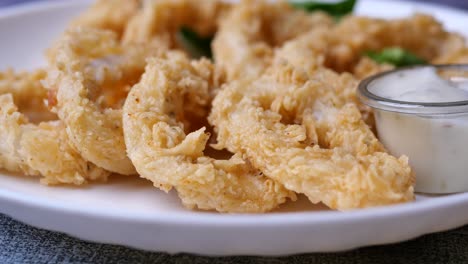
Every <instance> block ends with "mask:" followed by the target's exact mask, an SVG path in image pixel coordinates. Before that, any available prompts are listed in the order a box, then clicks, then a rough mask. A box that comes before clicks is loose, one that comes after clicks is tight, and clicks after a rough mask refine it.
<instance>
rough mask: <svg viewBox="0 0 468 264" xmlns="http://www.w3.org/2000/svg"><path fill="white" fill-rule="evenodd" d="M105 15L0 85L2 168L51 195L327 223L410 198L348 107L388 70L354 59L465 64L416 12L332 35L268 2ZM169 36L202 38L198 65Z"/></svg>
mask: <svg viewBox="0 0 468 264" xmlns="http://www.w3.org/2000/svg"><path fill="white" fill-rule="evenodd" d="M120 2H122V1H121V0H99V1H97V3H96V4H95V5H94V6H92V7H91V8H90V9H89V10H88V11H86V12H85V13H83V14H82V15H81V16H80V17H79V18H77V19H76V20H75V21H73V22H72V23H71V25H70V27H69V29H68V30H67V31H66V32H65V33H64V34H63V36H61V37H60V39H59V40H58V41H57V43H56V44H55V45H54V46H53V47H52V48H51V49H49V50H48V53H47V55H48V62H49V65H48V67H46V68H44V69H41V70H37V71H35V72H31V73H14V72H13V71H7V72H4V73H1V74H0V136H1V137H2V138H3V139H5V140H3V141H2V142H0V167H1V168H4V169H6V170H9V171H13V172H20V173H23V174H26V175H35V176H40V177H41V182H42V183H45V184H50V185H53V184H73V185H81V184H84V183H89V182H92V181H97V180H99V181H105V180H106V179H107V178H108V177H109V176H110V175H111V174H112V173H115V174H123V175H137V174H138V175H140V176H141V177H142V178H145V179H148V180H149V181H151V182H152V183H153V184H154V186H155V187H157V188H159V189H161V190H163V191H166V192H168V191H169V190H171V189H175V191H176V192H177V194H178V195H179V197H180V199H181V200H182V203H183V205H184V206H186V207H187V208H191V209H192V208H193V209H202V210H216V211H219V212H231V213H237V212H240V213H260V212H267V211H271V210H273V209H275V208H277V207H278V206H279V205H281V204H283V203H285V202H286V201H288V200H292V201H294V200H295V199H296V195H297V194H304V195H305V196H307V198H308V199H309V200H310V201H311V202H312V203H320V202H321V203H323V204H325V205H327V206H328V207H330V208H332V209H338V210H347V209H354V208H364V207H370V206H380V205H387V204H393V203H402V202H408V201H411V200H413V199H414V193H413V185H414V175H413V174H412V172H411V168H410V167H409V165H408V158H407V157H405V156H402V157H393V156H391V155H390V154H388V153H387V152H386V150H385V148H384V147H383V146H382V144H381V143H380V142H379V140H378V139H377V137H376V136H375V135H374V133H373V131H372V128H371V127H370V126H369V124H372V122H371V116H372V115H371V112H370V110H369V109H368V108H366V107H363V106H362V105H360V104H359V102H358V101H357V100H356V97H355V89H356V85H357V82H358V81H359V79H361V78H363V77H365V76H367V75H369V74H372V73H375V72H378V71H382V70H385V69H389V68H391V67H392V66H391V65H379V64H377V63H375V62H373V61H371V60H369V59H368V58H365V57H363V56H362V54H363V52H364V51H367V50H380V49H383V48H387V47H401V48H404V49H407V50H409V51H411V52H414V53H416V54H417V55H419V56H421V57H423V58H424V59H426V60H428V61H431V62H437V63H454V62H458V63H460V62H467V61H468V48H467V47H466V46H465V42H464V40H463V38H462V37H460V36H459V35H457V34H453V33H449V32H446V31H445V30H444V29H443V27H442V26H441V24H440V23H438V22H437V21H435V20H434V19H433V18H432V17H430V16H427V15H422V14H417V15H415V16H413V17H410V18H405V19H400V20H389V21H386V20H381V19H371V18H365V17H355V16H348V17H345V18H343V19H342V20H340V21H339V22H335V21H334V20H333V19H332V18H331V17H329V16H328V15H326V14H324V13H321V12H315V13H312V14H307V13H305V12H303V11H300V10H295V9H293V8H292V7H290V6H289V5H288V4H287V3H285V2H281V1H280V2H274V3H271V2H267V1H260V0H255V1H247V0H244V1H241V2H240V3H239V4H225V3H222V2H217V1H212V0H209V1H208V0H204V1H195V0H177V1H173V0H149V1H139V0H132V1H123V2H125V4H122V5H115V4H118V3H120ZM123 2H122V3H123ZM116 7H118V8H116ZM110 10H113V11H112V12H111V11H110ZM181 26H191V27H192V28H193V29H194V30H195V31H197V32H198V33H199V34H202V35H207V34H214V36H215V37H214V41H213V43H212V47H213V54H214V59H213V61H210V60H209V59H207V58H202V59H199V60H193V59H191V58H190V57H189V55H188V54H186V52H184V50H182V49H181V45H178V42H177V35H176V34H177V29H178V28H180V27H181ZM44 101H45V102H46V103H47V104H43V102H44ZM110 177H112V176H110ZM129 177H132V176H129Z"/></svg>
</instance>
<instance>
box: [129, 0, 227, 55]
mask: <svg viewBox="0 0 468 264" xmlns="http://www.w3.org/2000/svg"><path fill="white" fill-rule="evenodd" d="M229 7H230V4H228V3H226V2H224V1H219V0H198V1H194V0H147V1H144V4H143V7H142V9H141V10H140V11H139V12H138V14H137V15H136V16H134V17H133V18H132V20H131V21H130V23H129V24H128V26H127V27H126V28H125V33H124V37H123V41H124V42H125V43H148V42H155V43H157V44H158V45H161V46H165V47H167V48H170V49H174V48H180V45H179V44H178V41H177V34H176V32H177V31H178V30H179V29H180V28H181V27H182V26H186V27H190V28H191V29H193V30H195V31H196V32H197V33H199V34H200V35H202V36H210V35H213V34H214V33H215V32H216V29H217V24H218V23H217V21H218V18H219V17H220V16H222V15H223V14H224V13H225V12H226V10H228V9H229Z"/></svg>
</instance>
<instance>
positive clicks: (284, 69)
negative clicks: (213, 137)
mask: <svg viewBox="0 0 468 264" xmlns="http://www.w3.org/2000/svg"><path fill="white" fill-rule="evenodd" d="M355 84H356V83H355V82H354V81H353V78H352V77H351V76H350V75H344V76H339V75H337V74H335V73H333V72H331V71H328V70H323V71H322V70H318V71H316V72H315V74H313V75H312V74H310V73H309V74H306V73H305V71H303V70H302V69H297V68H294V67H292V66H290V65H288V64H287V63H283V64H278V65H275V66H274V67H273V68H270V69H269V71H268V72H267V73H266V74H265V75H263V76H262V77H260V78H259V79H257V80H255V81H253V82H250V83H249V82H246V81H233V82H231V83H229V84H228V85H227V87H226V88H225V89H224V90H222V91H220V93H219V94H218V95H217V96H216V98H215V100H214V102H213V109H212V113H211V115H210V122H211V123H212V124H213V125H214V126H215V131H217V133H218V147H226V148H227V149H228V150H230V151H233V152H235V153H240V154H242V155H245V156H246V157H248V158H249V160H250V161H251V162H252V164H253V165H254V166H255V167H257V168H259V169H261V170H262V171H263V172H264V173H265V175H269V176H270V177H271V178H272V179H274V180H277V181H278V182H280V183H282V184H283V185H284V186H285V187H286V188H288V189H290V190H293V191H295V192H298V193H304V194H305V195H307V197H308V198H309V199H310V201H311V202H313V203H318V202H323V203H324V204H326V205H327V206H329V207H330V208H333V209H339V210H346V209H352V208H362V207H369V206H378V205H385V204H392V203H400V202H406V201H410V200H413V199H414V196H413V183H414V178H413V175H412V174H411V169H410V167H409V166H408V160H407V158H406V157H401V158H399V159H397V158H395V157H392V156H390V155H389V154H387V153H386V152H384V149H383V147H382V145H381V144H380V143H379V141H378V140H377V139H376V137H375V136H374V135H373V134H372V132H371V131H370V130H369V128H368V126H367V125H366V124H365V123H364V122H363V121H362V119H361V115H360V113H359V111H358V109H357V107H356V106H355V104H354V103H352V102H349V101H348V99H347V98H349V96H347V95H346V94H347V91H352V90H353V89H354V88H353V87H351V86H353V85H355ZM302 120H307V121H306V122H305V123H303V121H302ZM311 130H312V131H311ZM245 135H249V136H248V137H246V136H245ZM314 141H318V144H317V143H315V142H314ZM314 143H315V144H314Z"/></svg>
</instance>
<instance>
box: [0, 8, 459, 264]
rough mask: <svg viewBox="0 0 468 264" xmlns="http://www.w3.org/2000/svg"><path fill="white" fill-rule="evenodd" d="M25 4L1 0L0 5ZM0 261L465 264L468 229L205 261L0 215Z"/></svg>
mask: <svg viewBox="0 0 468 264" xmlns="http://www.w3.org/2000/svg"><path fill="white" fill-rule="evenodd" d="M27 1H28V0H0V6H6V5H9V4H13V3H19V2H27ZM65 1H66V0H65ZM427 2H440V3H442V4H449V5H453V6H458V7H460V8H465V9H468V0H447V1H442V0H440V1H436V0H433V1H427ZM467 26H468V25H467ZM0 35H1V32H0ZM447 217H450V216H447ZM3 263H168V264H170V263H178V264H185V263H207V264H208V263H226V264H232V263H240V264H241V263H278V264H280V263H290V264H295V263H324V264H334V263H350V264H352V263H375V264H379V263H389V264H398V263H414V264H416V263H431V264H432V263H434V264H436V263H468V225H467V226H465V227H462V228H459V229H456V230H452V231H448V232H443V233H437V234H431V235H426V236H423V237H420V238H417V239H414V240H411V241H408V242H403V243H399V244H394V245H386V246H374V247H367V248H362V249H357V250H353V251H348V252H343V253H328V254H307V255H297V256H291V257H284V258H264V257H227V258H209V257H199V256H193V255H186V254H182V255H168V254H163V253H152V252H145V251H140V250H134V249H130V248H126V247H122V246H114V245H103V244H96V243H89V242H84V241H80V240H78V239H75V238H72V237H70V236H67V235H64V234H59V233H54V232H49V231H46V230H41V229H37V228H34V227H30V226H27V225H24V224H22V223H19V222H17V221H15V220H13V219H11V218H10V217H8V216H5V215H2V214H0V264H3Z"/></svg>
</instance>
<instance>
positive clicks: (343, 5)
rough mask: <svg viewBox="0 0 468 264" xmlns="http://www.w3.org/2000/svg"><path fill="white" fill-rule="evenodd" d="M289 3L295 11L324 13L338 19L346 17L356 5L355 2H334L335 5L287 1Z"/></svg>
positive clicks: (348, 0) (312, 0) (347, 0)
mask: <svg viewBox="0 0 468 264" xmlns="http://www.w3.org/2000/svg"><path fill="white" fill-rule="evenodd" d="M289 3H290V4H291V5H292V6H293V7H295V8H297V9H302V10H305V11H307V12H313V11H324V12H326V13H328V14H329V15H331V16H334V17H336V18H340V17H342V16H344V15H347V14H349V13H351V12H353V9H354V5H356V0H343V1H340V2H336V3H328V2H319V1H314V0H308V1H289Z"/></svg>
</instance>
